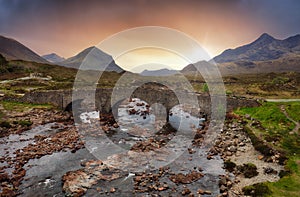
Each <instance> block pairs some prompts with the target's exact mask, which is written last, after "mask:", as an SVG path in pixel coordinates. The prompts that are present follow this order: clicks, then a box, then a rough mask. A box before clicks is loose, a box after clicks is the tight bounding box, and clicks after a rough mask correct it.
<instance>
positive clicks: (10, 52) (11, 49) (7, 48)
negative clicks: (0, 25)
mask: <svg viewBox="0 0 300 197" xmlns="http://www.w3.org/2000/svg"><path fill="white" fill-rule="evenodd" d="M0 54H2V55H3V56H4V57H5V58H6V59H7V60H25V61H31V62H38V63H49V62H48V61H47V60H45V59H44V58H42V57H41V56H39V55H38V54H37V53H35V52H34V51H32V50H31V49H29V48H28V47H26V46H25V45H23V44H22V43H20V42H18V41H17V40H15V39H12V38H7V37H5V36H1V35H0Z"/></svg>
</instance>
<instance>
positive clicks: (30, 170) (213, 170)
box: [0, 99, 225, 197]
mask: <svg viewBox="0 0 300 197" xmlns="http://www.w3.org/2000/svg"><path fill="white" fill-rule="evenodd" d="M136 103H139V105H140V106H136ZM147 108H148V109H149V114H142V115H141V112H142V111H145V110H147ZM132 109H134V111H135V112H138V113H134V114H131V115H129V113H128V110H132ZM171 112H172V116H170V119H169V123H170V124H171V125H172V127H174V128H176V129H177V130H180V131H181V133H183V134H184V133H185V132H191V131H193V130H196V129H197V128H199V127H201V123H203V122H204V121H205V119H204V118H201V119H200V118H197V117H194V116H192V115H190V113H188V112H187V111H186V110H183V107H182V106H175V107H174V108H173V109H172V110H171ZM80 118H81V119H82V121H83V122H85V123H86V124H89V123H90V122H91V119H98V118H99V113H98V112H96V111H94V112H85V113H82V114H81V115H80ZM165 123H166V112H165V110H164V109H163V108H161V106H151V107H147V104H146V103H145V102H143V101H141V100H138V99H134V101H133V102H128V103H124V104H122V105H121V106H120V107H119V110H118V124H119V127H118V128H115V129H114V130H113V132H110V133H109V134H108V135H107V136H108V138H109V139H110V140H111V141H112V142H113V143H114V144H117V145H118V146H120V147H121V148H122V149H124V150H130V148H131V147H132V146H133V145H134V144H136V143H137V142H141V141H143V140H147V139H148V138H149V137H152V136H154V135H155V132H156V131H158V130H159V129H160V128H162V126H163V125H164V124H165ZM66 127H68V126H66V125H64V124H63V123H49V124H45V125H40V126H37V127H35V128H33V129H31V130H28V131H26V132H24V133H22V134H19V135H16V134H11V135H9V136H8V137H4V138H1V139H0V154H1V155H3V156H4V157H12V158H13V157H14V156H15V154H14V152H15V151H16V150H19V149H22V148H24V147H26V146H27V145H29V144H34V143H35V139H34V137H35V136H36V135H41V136H50V135H51V134H54V133H56V132H59V131H61V130H62V129H66ZM188 148H189V146H188V145H187V146H185V145H183V146H181V147H180V149H181V151H182V153H181V154H180V155H179V157H178V158H176V159H175V160H174V161H173V162H171V163H168V164H167V165H166V167H168V168H169V169H170V171H172V172H174V173H183V174H187V173H190V172H191V171H192V170H195V169H200V168H201V172H202V173H203V174H204V176H203V177H202V178H200V179H199V180H197V181H195V182H192V183H190V184H186V185H183V184H181V185H176V184H175V183H173V182H172V181H170V179H169V178H168V177H167V176H163V177H161V180H160V181H161V182H165V183H166V184H168V185H169V187H170V188H172V187H176V188H178V189H177V192H175V191H171V190H170V189H169V190H165V191H162V192H160V193H159V194H160V195H162V196H170V195H171V196H172V195H175V196H177V195H181V194H180V192H181V191H182V189H183V188H185V187H186V186H187V187H188V188H189V189H190V190H191V191H192V193H194V194H196V193H197V190H198V189H200V188H201V189H202V190H206V191H210V192H211V195H213V196H216V195H218V194H219V187H218V180H219V175H221V174H225V171H224V169H223V168H222V166H223V160H222V159H221V158H220V157H219V156H216V157H214V158H213V159H211V160H208V159H207V157H206V156H207V152H208V150H207V149H205V148H195V147H193V149H194V153H193V154H190V153H189V152H188V150H187V149H188ZM175 151H177V150H175ZM92 159H95V157H94V155H93V154H91V153H90V152H89V151H88V150H87V149H86V148H83V149H80V150H78V151H76V152H75V153H71V151H60V152H55V153H53V154H51V155H45V156H43V157H41V158H39V159H31V160H29V162H28V163H27V164H25V166H24V169H25V170H26V175H25V177H24V179H23V181H22V183H21V185H20V186H19V192H20V194H19V196H24V197H25V196H28V197H29V196H56V197H58V196H64V195H65V194H64V193H63V192H62V180H61V178H62V176H63V175H64V174H65V173H66V172H68V171H74V170H77V169H81V168H82V166H81V164H82V162H84V161H88V160H92ZM6 165H7V163H5V162H4V163H0V167H1V166H6ZM120 165H122V164H120ZM128 165H129V164H128ZM12 167H13V166H12ZM12 170H13V169H12V168H9V167H8V168H6V169H5V171H6V172H7V173H8V174H11V173H12ZM148 170H150V171H151V170H152V171H154V172H155V170H156V169H151V168H149V169H148ZM136 173H137V172H135V171H134V169H130V168H129V169H128V171H126V173H125V175H124V176H122V177H121V178H119V179H116V180H114V181H110V182H107V181H106V182H105V181H99V182H98V183H97V184H95V185H94V186H93V187H92V188H90V189H88V190H87V193H86V196H102V195H105V196H107V195H110V196H133V193H132V192H133V190H134V189H133V188H134V185H133V178H134V177H135V175H136ZM98 187H101V189H102V190H103V191H105V190H108V191H109V188H112V187H115V188H118V189H117V191H116V192H115V193H99V192H98V190H97V188H98ZM134 195H135V196H149V195H148V194H147V193H136V194H134ZM150 196H151V195H150ZM204 196H205V195H204ZM207 196H209V195H207Z"/></svg>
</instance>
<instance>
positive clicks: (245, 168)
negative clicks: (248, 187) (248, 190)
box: [238, 163, 258, 178]
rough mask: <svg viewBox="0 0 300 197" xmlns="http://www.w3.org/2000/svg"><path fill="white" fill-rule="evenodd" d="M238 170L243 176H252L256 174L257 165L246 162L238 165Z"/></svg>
mask: <svg viewBox="0 0 300 197" xmlns="http://www.w3.org/2000/svg"><path fill="white" fill-rule="evenodd" d="M238 170H239V171H240V172H241V173H243V175H244V176H245V178H252V177H255V176H257V175H258V171H257V167H256V165H254V164H253V163H246V164H243V165H241V166H238Z"/></svg>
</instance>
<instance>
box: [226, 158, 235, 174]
mask: <svg viewBox="0 0 300 197" xmlns="http://www.w3.org/2000/svg"><path fill="white" fill-rule="evenodd" d="M235 167H236V164H235V163H234V162H232V161H230V159H229V160H226V161H225V162H224V168H225V169H226V170H228V171H229V172H233V171H234V168H235Z"/></svg>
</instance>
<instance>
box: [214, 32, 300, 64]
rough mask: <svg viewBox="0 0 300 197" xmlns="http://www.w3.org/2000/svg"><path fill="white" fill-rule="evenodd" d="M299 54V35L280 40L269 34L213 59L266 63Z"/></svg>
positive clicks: (218, 60)
mask: <svg viewBox="0 0 300 197" xmlns="http://www.w3.org/2000/svg"><path fill="white" fill-rule="evenodd" d="M299 54H300V35H299V34H298V35H295V36H292V37H289V38H287V39H284V40H278V39H275V38H273V37H272V36H270V35H269V34H266V33H264V34H262V35H261V36H260V37H259V38H258V39H257V40H255V41H254V42H252V43H250V44H247V45H244V46H241V47H238V48H235V49H227V50H225V51H224V52H223V53H222V54H220V55H218V56H216V57H214V58H213V59H214V61H215V62H217V63H224V62H235V61H266V60H274V59H278V58H282V57H285V56H290V55H299Z"/></svg>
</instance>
